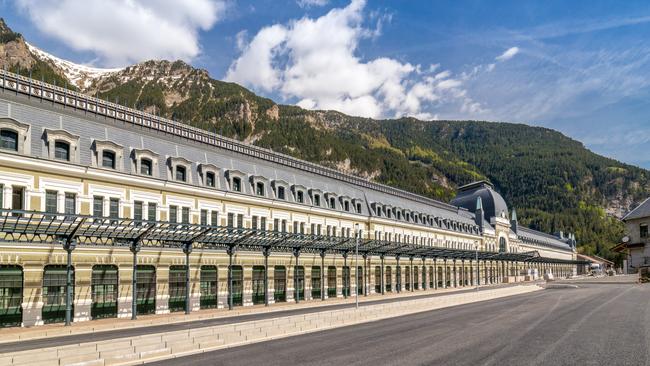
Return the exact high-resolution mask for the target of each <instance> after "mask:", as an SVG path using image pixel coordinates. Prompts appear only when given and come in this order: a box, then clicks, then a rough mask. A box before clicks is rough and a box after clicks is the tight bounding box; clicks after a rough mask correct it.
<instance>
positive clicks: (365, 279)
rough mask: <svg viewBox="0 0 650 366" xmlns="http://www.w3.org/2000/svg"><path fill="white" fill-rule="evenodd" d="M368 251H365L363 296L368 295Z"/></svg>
mask: <svg viewBox="0 0 650 366" xmlns="http://www.w3.org/2000/svg"><path fill="white" fill-rule="evenodd" d="M369 260H370V259H369V258H368V253H363V296H364V297H365V296H368V276H369V275H370V273H368V261H369Z"/></svg>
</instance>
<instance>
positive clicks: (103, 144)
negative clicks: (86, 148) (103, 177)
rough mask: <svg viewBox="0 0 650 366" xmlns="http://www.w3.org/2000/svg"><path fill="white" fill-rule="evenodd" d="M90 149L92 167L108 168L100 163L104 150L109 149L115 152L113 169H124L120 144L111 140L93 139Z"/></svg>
mask: <svg viewBox="0 0 650 366" xmlns="http://www.w3.org/2000/svg"><path fill="white" fill-rule="evenodd" d="M91 149H92V151H93V156H92V159H91V165H92V166H93V167H96V168H106V169H110V168H107V167H104V166H103V165H102V159H103V154H104V151H111V152H113V153H114V154H115V170H117V171H123V170H124V147H123V146H122V145H118V144H116V143H115V142H113V141H107V140H94V141H93V143H92V145H91Z"/></svg>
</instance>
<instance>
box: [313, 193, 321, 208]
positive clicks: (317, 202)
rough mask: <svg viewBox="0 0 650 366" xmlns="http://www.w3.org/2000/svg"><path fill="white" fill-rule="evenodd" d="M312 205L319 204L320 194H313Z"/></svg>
mask: <svg viewBox="0 0 650 366" xmlns="http://www.w3.org/2000/svg"><path fill="white" fill-rule="evenodd" d="M314 206H320V195H318V194H315V195H314Z"/></svg>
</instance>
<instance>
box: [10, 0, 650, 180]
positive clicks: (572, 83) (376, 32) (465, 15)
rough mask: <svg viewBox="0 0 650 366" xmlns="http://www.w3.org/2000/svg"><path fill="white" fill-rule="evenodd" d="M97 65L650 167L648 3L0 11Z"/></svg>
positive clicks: (63, 4) (104, 5) (64, 52)
mask: <svg viewBox="0 0 650 366" xmlns="http://www.w3.org/2000/svg"><path fill="white" fill-rule="evenodd" d="M0 16H2V17H3V18H5V20H6V22H7V23H8V25H9V26H10V27H11V28H12V29H14V30H15V31H17V32H20V33H22V34H23V35H24V36H25V38H26V39H27V40H28V42H30V43H31V44H33V45H35V46H37V47H38V48H40V49H43V50H45V51H47V52H49V53H51V54H54V55H56V56H58V57H61V58H64V59H67V60H70V61H73V62H76V63H80V64H85V65H90V66H95V67H123V66H127V65H130V64H133V63H137V62H140V61H145V60H149V59H170V60H171V59H182V60H185V61H187V62H189V63H190V64H192V65H193V66H195V67H199V68H204V69H206V70H208V71H209V73H210V75H211V76H212V77H214V78H216V79H222V80H229V81H233V82H237V83H239V84H242V85H244V86H246V87H248V88H250V89H251V90H253V91H254V92H256V93H257V94H259V95H262V96H266V97H270V98H272V99H273V100H275V101H276V102H279V103H285V104H297V105H299V106H301V107H304V108H310V109H335V110H339V111H342V112H345V113H348V114H351V115H357V116H367V117H373V118H395V117H402V116H413V117H417V118H421V119H426V120H435V119H471V120H487V121H507V122H516V123H526V124H529V125H536V126H545V127H549V128H553V129H555V130H559V131H561V132H563V133H564V134H566V135H568V136H570V137H572V138H575V139H577V140H579V141H581V142H583V143H584V144H585V145H586V146H587V147H588V148H590V149H591V150H593V151H595V152H597V153H599V154H602V155H605V156H609V157H612V158H615V159H617V160H621V161H624V162H627V163H631V164H634V165H638V166H642V167H645V168H650V117H649V116H650V2H647V1H627V0H626V1H600V0H591V1H578V0H575V1H564V0H555V1H553V0H549V1H527V0H512V1H509V0H500V1H463V0H453V1H444V0H439V1H433V0H430V1H415V0H410V1H398V0H394V1H389V0H385V1H380V0H366V1H364V0H347V1H337V0H268V1H267V0H260V1H234V0H184V1H172V0H57V1H52V0H16V1H9V0H0Z"/></svg>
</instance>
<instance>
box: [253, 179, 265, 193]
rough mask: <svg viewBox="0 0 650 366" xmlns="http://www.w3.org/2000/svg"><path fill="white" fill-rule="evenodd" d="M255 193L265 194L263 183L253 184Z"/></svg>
mask: <svg viewBox="0 0 650 366" xmlns="http://www.w3.org/2000/svg"><path fill="white" fill-rule="evenodd" d="M255 193H256V194H257V195H258V196H265V194H264V183H262V182H257V184H256V185H255Z"/></svg>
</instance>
